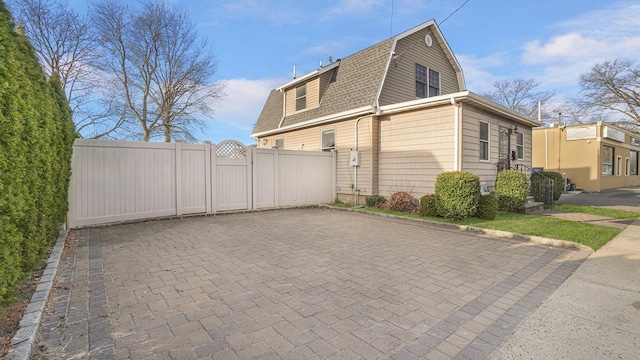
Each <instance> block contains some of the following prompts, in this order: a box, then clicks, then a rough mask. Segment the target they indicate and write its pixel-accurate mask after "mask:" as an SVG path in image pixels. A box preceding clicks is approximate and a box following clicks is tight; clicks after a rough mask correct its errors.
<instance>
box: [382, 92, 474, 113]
mask: <svg viewBox="0 0 640 360" xmlns="http://www.w3.org/2000/svg"><path fill="white" fill-rule="evenodd" d="M468 94H469V92H468V91H462V92H457V93H453V94H446V95H439V96H433V97H428V98H424V99H416V100H411V101H405V102H401V103H397V104H391V105H385V106H381V107H380V112H381V114H383V115H387V114H393V113H397V112H402V111H408V110H413V109H419V108H424V107H429V106H434V105H440V104H451V98H455V99H456V100H460V99H461V98H462V97H464V96H466V95H468Z"/></svg>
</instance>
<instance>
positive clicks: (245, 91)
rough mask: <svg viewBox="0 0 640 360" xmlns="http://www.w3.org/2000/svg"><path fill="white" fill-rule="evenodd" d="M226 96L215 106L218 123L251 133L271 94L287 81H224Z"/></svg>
mask: <svg viewBox="0 0 640 360" xmlns="http://www.w3.org/2000/svg"><path fill="white" fill-rule="evenodd" d="M224 82H226V84H227V85H226V87H225V90H224V93H225V94H226V96H225V97H224V98H223V99H222V100H220V101H219V102H218V103H216V104H214V105H213V108H214V111H215V113H214V117H213V119H214V120H215V121H216V122H224V123H226V124H227V125H229V126H232V127H234V128H237V129H239V130H243V131H247V132H248V133H250V132H251V131H252V130H253V125H254V124H255V122H256V121H257V120H258V116H260V112H261V111H262V107H263V106H264V103H265V102H266V101H267V96H268V95H269V92H270V91H271V90H272V89H274V88H276V87H278V86H279V85H282V84H284V83H286V82H287V80H286V79H259V80H251V79H230V80H224Z"/></svg>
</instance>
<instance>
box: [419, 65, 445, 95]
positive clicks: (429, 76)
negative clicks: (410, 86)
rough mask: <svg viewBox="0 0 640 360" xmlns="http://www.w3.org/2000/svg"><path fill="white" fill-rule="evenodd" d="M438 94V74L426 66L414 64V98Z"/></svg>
mask: <svg viewBox="0 0 640 360" xmlns="http://www.w3.org/2000/svg"><path fill="white" fill-rule="evenodd" d="M438 95H440V74H439V73H438V72H437V71H435V70H433V69H429V68H427V67H426V66H422V65H420V64H416V98H419V99H421V98H426V97H431V96H438Z"/></svg>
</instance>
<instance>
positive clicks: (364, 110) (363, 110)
mask: <svg viewBox="0 0 640 360" xmlns="http://www.w3.org/2000/svg"><path fill="white" fill-rule="evenodd" d="M366 114H371V115H374V109H373V107H372V106H363V107H360V108H357V109H351V110H348V111H343V112H339V113H335V114H331V115H327V116H323V117H319V118H315V119H311V120H307V121H302V122H299V123H295V124H291V125H288V126H285V127H281V128H278V129H273V130H269V131H263V132H260V133H255V134H251V137H253V138H258V137H261V136H268V135H273V134H277V133H281V132H284V131H289V130H295V129H298V128H303V127H308V126H311V125H319V124H322V123H327V122H332V121H337V120H344V119H347V118H350V117H354V116H361V115H366Z"/></svg>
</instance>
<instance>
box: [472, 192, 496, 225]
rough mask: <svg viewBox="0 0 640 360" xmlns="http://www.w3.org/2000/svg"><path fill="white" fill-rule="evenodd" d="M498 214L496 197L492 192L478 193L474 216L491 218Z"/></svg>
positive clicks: (485, 218)
mask: <svg viewBox="0 0 640 360" xmlns="http://www.w3.org/2000/svg"><path fill="white" fill-rule="evenodd" d="M497 214H498V198H497V197H496V196H495V195H494V194H487V195H480V199H479V201H478V211H477V212H476V217H478V218H480V219H484V220H493V219H495V218H496V215H497Z"/></svg>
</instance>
